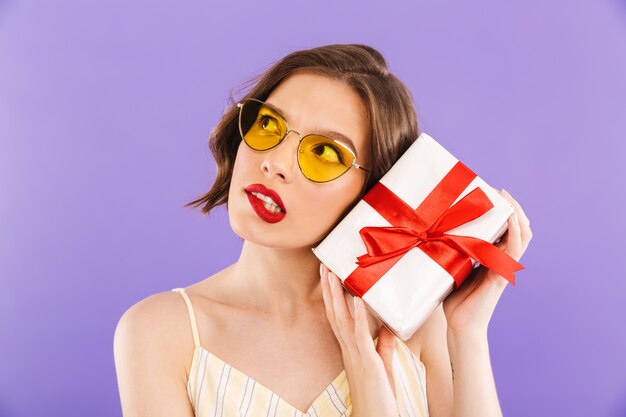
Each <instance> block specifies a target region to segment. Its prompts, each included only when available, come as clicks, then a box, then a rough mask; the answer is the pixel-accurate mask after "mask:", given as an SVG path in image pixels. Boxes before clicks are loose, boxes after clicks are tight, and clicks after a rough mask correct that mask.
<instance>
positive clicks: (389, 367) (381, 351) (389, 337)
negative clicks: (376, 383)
mask: <svg viewBox="0 0 626 417" xmlns="http://www.w3.org/2000/svg"><path fill="white" fill-rule="evenodd" d="M395 349H396V336H395V335H394V334H393V333H392V332H390V331H389V329H387V327H386V326H385V325H382V326H381V328H380V330H379V332H378V342H377V344H376V352H377V353H378V355H379V356H380V357H381V359H382V360H383V364H384V366H385V371H386V372H387V378H388V379H389V383H390V384H391V389H392V390H393V392H394V393H395V392H396V387H395V382H394V379H393V352H394V351H395Z"/></svg>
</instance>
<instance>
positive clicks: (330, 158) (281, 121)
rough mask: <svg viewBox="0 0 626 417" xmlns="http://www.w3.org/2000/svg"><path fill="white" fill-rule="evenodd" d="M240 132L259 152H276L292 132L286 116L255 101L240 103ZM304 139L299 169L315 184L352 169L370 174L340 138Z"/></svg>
mask: <svg viewBox="0 0 626 417" xmlns="http://www.w3.org/2000/svg"><path fill="white" fill-rule="evenodd" d="M237 107H239V133H240V134H241V138H242V139H243V140H244V142H245V143H246V144H247V145H248V146H249V147H250V148H252V149H254V150H256V151H266V150H268V149H272V148H273V147H275V146H277V145H278V144H279V143H281V142H282V140H283V139H284V138H286V137H287V135H288V134H289V132H296V131H295V130H290V129H289V128H288V126H287V121H286V120H285V118H284V117H283V115H282V114H281V113H280V112H279V111H278V110H277V109H275V108H274V107H272V106H271V105H270V104H267V103H265V102H263V101H261V100H257V99H255V98H247V99H245V100H243V101H242V102H239V103H237ZM296 133H297V134H298V136H300V141H299V143H298V166H299V167H300V171H301V172H302V174H303V175H304V176H305V177H306V178H308V179H309V180H311V181H314V182H328V181H332V180H334V179H337V178H339V177H340V176H342V175H343V174H345V173H346V172H348V170H349V169H350V168H352V167H354V168H357V169H361V170H363V171H365V172H368V173H369V170H367V169H365V168H363V167H362V166H360V165H359V164H357V163H356V162H355V161H356V154H355V153H354V151H353V150H352V149H350V148H349V147H348V146H347V145H345V144H343V143H342V142H341V141H339V140H337V139H333V138H330V137H328V136H324V135H319V134H308V135H304V136H302V135H301V134H300V133H298V132H296Z"/></svg>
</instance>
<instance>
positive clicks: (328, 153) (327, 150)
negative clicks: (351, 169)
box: [312, 143, 343, 163]
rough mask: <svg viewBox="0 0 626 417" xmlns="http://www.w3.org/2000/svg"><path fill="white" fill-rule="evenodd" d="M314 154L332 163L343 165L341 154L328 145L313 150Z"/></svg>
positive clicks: (321, 145) (318, 146) (320, 145)
mask: <svg viewBox="0 0 626 417" xmlns="http://www.w3.org/2000/svg"><path fill="white" fill-rule="evenodd" d="M312 151H313V153H315V154H316V155H318V156H319V157H321V158H322V159H324V160H325V161H327V162H330V163H343V159H342V158H341V152H339V150H337V148H335V147H334V146H332V145H329V144H327V143H324V144H319V145H317V146H316V147H314V148H313V149H312Z"/></svg>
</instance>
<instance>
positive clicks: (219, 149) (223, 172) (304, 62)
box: [184, 44, 420, 214]
mask: <svg viewBox="0 0 626 417" xmlns="http://www.w3.org/2000/svg"><path fill="white" fill-rule="evenodd" d="M301 69H307V70H310V71H315V72H317V73H319V74H322V75H326V76H328V77H331V78H333V79H335V80H338V81H342V82H344V83H346V85H348V86H350V87H352V89H353V90H354V91H355V92H356V93H357V94H358V95H359V96H360V97H361V99H362V100H363V103H364V105H365V108H366V110H367V113H368V119H369V124H370V129H369V130H370V138H369V141H368V143H369V151H370V152H369V153H370V155H371V157H370V162H369V164H368V166H367V168H368V169H369V170H370V172H369V175H368V177H367V182H366V183H365V184H364V187H363V190H362V192H361V196H363V195H364V194H365V193H366V192H367V191H368V190H369V189H370V188H371V187H372V186H373V185H374V184H376V183H377V182H378V180H380V178H381V177H382V176H383V175H384V174H385V173H386V172H387V171H388V170H389V168H391V166H392V165H393V164H394V163H395V162H396V161H397V160H398V158H400V156H402V154H403V153H404V152H405V151H406V150H407V148H408V147H409V146H410V145H411V144H412V143H413V142H414V141H415V139H417V137H418V136H419V133H420V132H419V126H418V121H417V114H416V111H415V107H414V105H413V97H412V95H411V92H410V91H409V89H408V88H407V87H406V86H405V85H404V83H403V82H402V81H400V80H399V79H398V78H397V77H396V76H395V75H393V74H391V73H390V72H389V69H388V66H387V62H386V61H385V58H383V56H382V55H381V53H380V52H378V51H377V50H376V49H374V48H372V47H371V46H367V45H362V44H333V45H324V46H320V47H316V48H311V49H305V50H300V51H295V52H292V53H290V54H289V55H287V56H285V57H284V58H282V59H281V60H279V61H278V62H276V63H275V64H274V65H273V66H271V68H269V69H268V70H267V71H265V72H264V73H262V74H260V75H257V76H255V77H253V78H251V79H249V80H248V81H247V82H246V83H245V84H244V86H243V87H242V88H240V89H239V90H238V91H242V90H245V89H247V88H248V86H249V85H253V87H252V88H251V89H250V90H249V92H248V93H247V94H246V95H245V96H244V97H242V98H241V100H244V99H246V98H248V97H253V98H256V99H259V100H263V101H265V100H266V99H267V98H268V97H269V95H270V93H271V92H272V90H274V89H275V88H276V87H277V86H278V85H279V84H280V82H281V81H282V80H283V79H285V78H286V77H287V76H289V75H290V74H291V73H293V72H294V71H297V70H301ZM238 101H239V100H238ZM228 102H229V106H228V108H227V110H226V111H225V113H224V114H223V116H222V118H221V120H220V121H219V123H218V124H217V126H215V128H214V129H213V130H212V131H211V133H210V135H209V148H210V150H211V153H212V154H213V157H214V159H215V162H216V165H217V177H216V179H215V182H214V183H213V186H212V187H211V189H210V190H209V191H208V192H207V193H205V194H204V195H202V196H200V197H199V198H197V199H196V200H193V201H191V202H189V203H187V204H185V205H184V207H188V206H193V207H194V208H196V207H199V206H202V209H201V213H202V214H209V212H210V211H211V210H212V209H213V208H215V207H217V206H220V205H222V204H226V206H228V192H229V188H230V180H231V175H232V171H233V165H234V162H235V156H236V154H237V149H238V147H239V144H240V143H241V135H240V133H239V108H238V107H237V106H236V102H235V98H234V96H233V93H232V91H231V94H230V97H229V101H228ZM356 203H358V200H357V201H356V202H355V204H356ZM351 208H352V207H349V208H348V209H347V210H346V212H347V211H348V210H349V209H351Z"/></svg>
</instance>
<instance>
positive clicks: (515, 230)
mask: <svg viewBox="0 0 626 417" xmlns="http://www.w3.org/2000/svg"><path fill="white" fill-rule="evenodd" d="M508 226H509V229H508V233H507V235H508V236H507V238H506V251H507V252H508V254H509V255H511V257H513V259H515V260H516V261H519V259H520V258H521V256H522V252H523V250H522V235H521V232H520V224H519V219H518V217H517V213H513V214H511V215H510V216H509V219H508Z"/></svg>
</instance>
